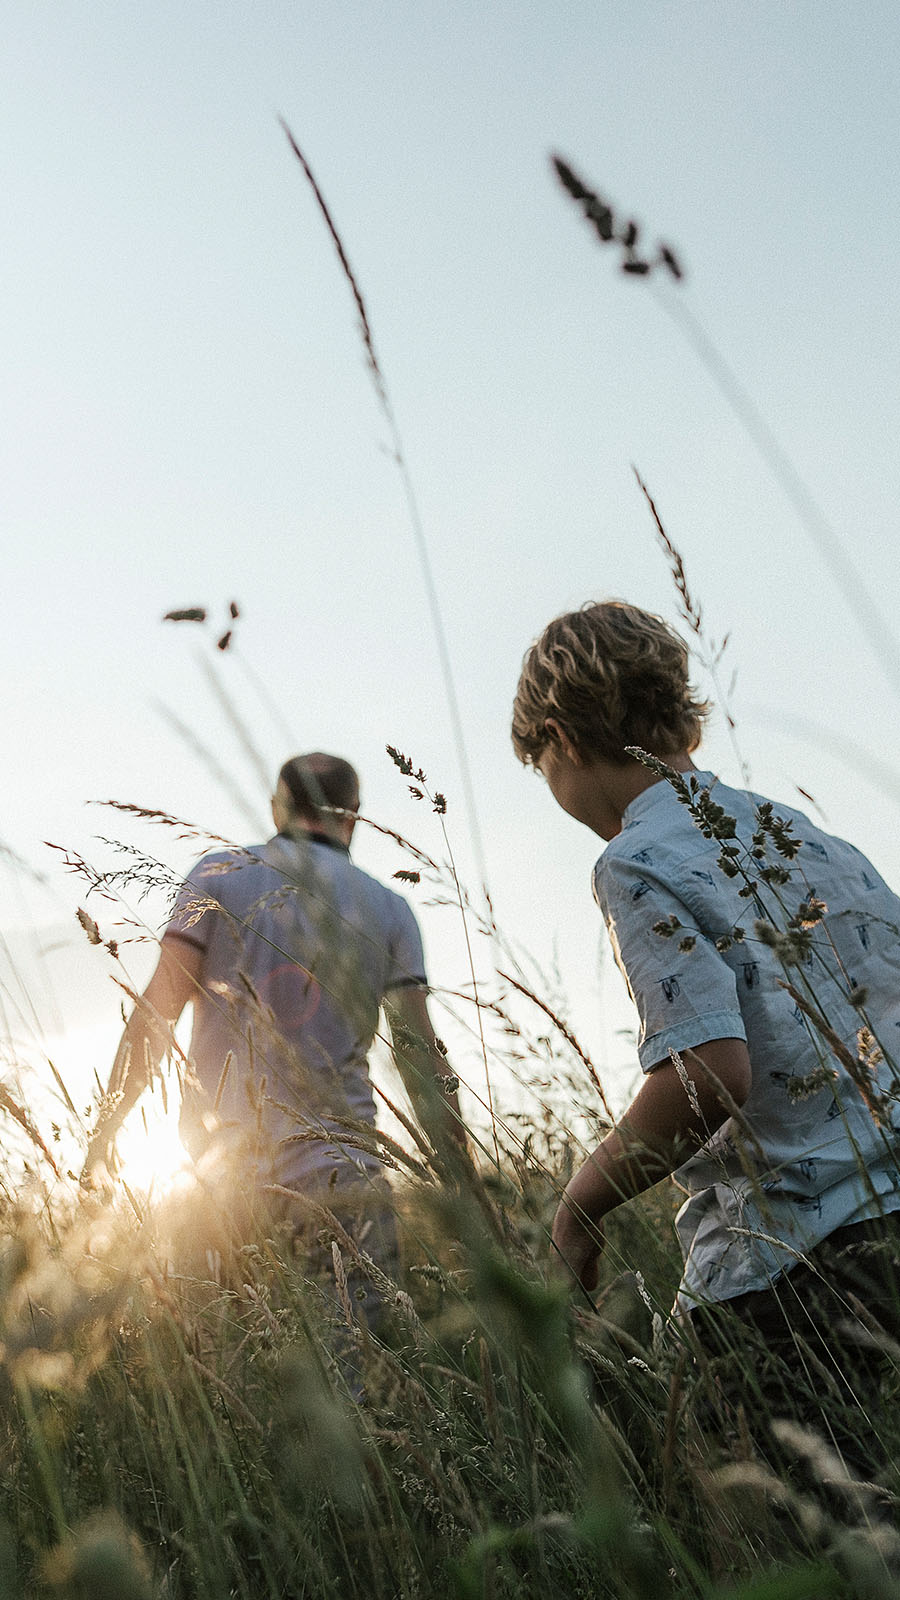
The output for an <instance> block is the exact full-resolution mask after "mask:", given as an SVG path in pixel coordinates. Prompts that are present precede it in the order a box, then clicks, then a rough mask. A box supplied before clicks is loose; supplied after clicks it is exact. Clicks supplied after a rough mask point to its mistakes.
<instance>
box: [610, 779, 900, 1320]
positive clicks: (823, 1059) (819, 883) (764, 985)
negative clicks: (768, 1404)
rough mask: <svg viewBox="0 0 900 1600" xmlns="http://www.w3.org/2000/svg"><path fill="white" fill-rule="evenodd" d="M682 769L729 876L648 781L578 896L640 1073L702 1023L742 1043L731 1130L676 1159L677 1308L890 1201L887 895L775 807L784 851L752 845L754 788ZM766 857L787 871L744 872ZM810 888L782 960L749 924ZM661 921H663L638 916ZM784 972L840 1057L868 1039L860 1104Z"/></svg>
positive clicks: (896, 983)
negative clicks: (679, 1193)
mask: <svg viewBox="0 0 900 1600" xmlns="http://www.w3.org/2000/svg"><path fill="white" fill-rule="evenodd" d="M685 776H686V778H687V779H688V780H690V779H691V778H692V777H695V778H696V779H697V780H699V784H700V786H701V788H702V789H704V790H709V791H710V792H711V797H712V799H713V800H714V801H715V802H717V803H718V804H719V805H720V806H722V807H723V808H724V810H725V812H726V813H727V814H729V815H730V816H732V817H733V818H734V819H735V821H736V828H735V837H734V838H732V839H731V840H730V841H729V842H730V844H731V846H732V847H733V848H736V849H737V850H738V852H739V853H738V855H737V856H735V857H733V859H734V860H735V862H736V863H737V864H738V866H739V870H738V872H737V875H736V876H734V877H727V876H726V875H725V874H724V873H723V871H722V869H721V867H720V865H719V855H720V851H721V849H722V841H721V839H715V838H713V839H710V838H706V837H704V835H703V833H702V832H701V831H700V829H699V828H698V827H697V825H696V823H695V822H694V819H693V817H692V815H691V812H690V810H689V809H688V807H687V806H686V805H684V804H683V803H682V802H681V801H680V800H679V798H678V795H677V794H676V791H675V789H674V787H673V785H672V784H671V783H670V782H668V781H667V780H661V781H660V782H658V783H656V784H653V785H652V786H651V787H650V788H649V789H646V790H644V792H643V793H642V794H640V795H639V796H638V797H637V798H636V799H635V800H634V801H633V802H632V803H631V805H629V806H628V808H627V810H626V812H625V814H624V818H623V826H622V831H621V833H620V834H618V835H617V837H616V838H615V839H613V840H612V841H611V843H610V844H609V845H608V847H607V849H606V850H605V852H604V854H603V855H602V856H601V858H600V860H599V861H598V862H597V865H596V867H595V869H594V895H595V898H596V900H597V902H598V904H599V906H600V908H601V910H602V912H603V915H604V917H605V919H606V923H607V927H608V929H609V933H610V937H611V939H612V944H613V950H614V952H615V956H616V960H617V962H618V964H619V966H620V967H621V969H622V971H623V973H624V975H625V978H626V980H627V983H628V987H629V991H630V993H631V996H632V998H633V1000H634V1002H635V1005H636V1006H637V1009H638V1014H639V1017H640V1035H639V1041H638V1048H639V1055H640V1060H641V1065H642V1067H643V1069H644V1071H645V1072H651V1071H652V1070H653V1069H654V1067H656V1066H658V1065H660V1064H661V1063H663V1062H666V1061H669V1060H671V1057H670V1055H669V1051H670V1050H674V1051H677V1052H679V1053H682V1052H684V1051H686V1050H689V1049H691V1048H695V1047H698V1046H700V1045H703V1044H705V1043H707V1042H708V1041H710V1040H712V1039H743V1040H745V1041H746V1044H747V1048H748V1051H749V1055H750V1063H751V1068H752V1086H751V1089H750V1093H749V1096H748V1098H747V1100H746V1102H745V1104H744V1106H743V1131H740V1130H739V1129H738V1128H737V1127H736V1126H735V1120H736V1119H732V1118H729V1119H728V1120H727V1121H726V1122H725V1123H724V1125H723V1126H722V1127H721V1128H720V1129H719V1130H718V1131H717V1132H716V1133H714V1134H713V1136H712V1138H711V1139H710V1140H709V1141H708V1142H707V1144H705V1145H704V1146H703V1147H702V1149H700V1150H699V1151H698V1152H697V1153H696V1154H695V1155H694V1156H692V1157H691V1158H690V1159H689V1160H688V1161H687V1162H685V1164H684V1165H683V1166H682V1167H680V1168H679V1169H678V1171H677V1173H676V1174H675V1178H676V1181H677V1182H678V1183H680V1184H681V1185H682V1186H683V1187H684V1188H685V1190H686V1191H687V1194H688V1199H687V1200H686V1201H685V1203H684V1205H683V1206H682V1207H681V1210H680V1211H679V1212H678V1216H677V1218H676V1229H677V1232H678V1236H679V1239H680V1242H681V1246H682V1250H683V1252H684V1258H685V1268H684V1277H683V1279H682V1284H681V1288H680V1291H679V1302H678V1303H679V1305H680V1306H681V1307H682V1308H689V1307H690V1306H691V1305H696V1304H698V1303H699V1304H702V1303H704V1302H708V1301H719V1300H728V1299H731V1298H732V1297H733V1296H735V1295H738V1294H742V1293H744V1292H745V1291H748V1290H755V1289H763V1288H766V1287H768V1285H769V1284H770V1283H771V1282H772V1281H773V1280H774V1279H776V1278H777V1277H779V1276H780V1274H781V1273H782V1272H787V1271H790V1269H791V1267H792V1266H793V1265H795V1264H796V1262H797V1260H798V1258H799V1257H800V1256H802V1255H803V1253H804V1252H805V1251H807V1250H809V1249H811V1248H812V1247H813V1246H814V1245H816V1244H818V1243H819V1242H820V1241H821V1240H822V1239H824V1238H825V1237H827V1235H828V1234H830V1233H833V1232H834V1230H835V1229H836V1228H840V1227H843V1226H844V1225H845V1224H847V1223H853V1222H858V1221H862V1220H863V1219H864V1218H867V1217H873V1216H878V1215H881V1214H882V1213H884V1212H888V1211H894V1210H898V1209H900V1170H898V1169H900V1160H898V1156H900V1073H898V1070H897V1066H896V1065H895V1063H897V1062H898V1061H900V899H898V897H897V896H896V895H895V894H893V893H892V891H891V890H890V889H889V888H888V886H887V885H886V884H885V882H884V881H883V879H882V878H881V877H880V876H879V874H878V873H877V872H876V871H875V869H874V867H873V866H872V865H871V863H870V862H869V861H867V859H866V857H865V856H863V855H862V854H861V853H860V851H858V850H857V849H856V848H855V847H854V846H853V845H850V844H847V843H846V842H845V841H844V840H842V839H837V838H833V837H831V836H830V835H828V834H825V833H823V832H822V831H821V830H820V829H819V828H817V827H816V826H815V824H814V823H812V822H811V821H810V820H809V818H808V817H806V816H804V815H803V813H802V812H799V811H796V810H794V809H793V808H791V807H789V806H783V805H776V806H775V807H774V813H775V815H776V817H779V818H783V819H784V820H785V821H787V822H788V823H789V824H790V833H791V835H792V836H793V837H794V838H796V839H797V840H800V841H801V845H800V849H799V851H798V853H797V855H796V857H795V858H794V859H793V860H788V859H786V858H785V857H784V856H783V855H780V854H779V853H778V852H777V850H776V849H775V848H774V846H773V842H772V839H771V838H768V839H767V840H766V855H765V857H764V859H762V860H760V859H755V858H754V857H753V855H752V848H753V840H752V835H753V834H754V831H755V830H756V829H757V828H758V818H757V808H758V807H759V806H760V805H761V804H763V803H764V802H763V800H762V797H761V796H759V795H754V794H747V793H744V792H742V791H740V790H737V789H731V788H728V787H726V786H725V785H724V784H722V783H719V781H718V780H717V779H716V778H715V777H714V775H713V774H712V773H710V772H698V773H695V774H692V773H688V774H686V775H685ZM773 866H774V867H775V869H776V871H777V869H778V868H781V869H784V870H785V871H787V872H788V873H789V879H788V881H787V882H785V883H783V884H777V883H771V882H769V883H767V882H763V881H762V880H761V878H760V876H759V872H760V868H766V867H773ZM748 879H749V880H750V881H751V882H753V883H755V885H756V887H755V890H754V891H753V893H752V894H750V895H744V896H742V895H741V893H740V891H741V889H742V888H745V887H746V884H747V881H748ZM811 897H814V898H815V899H816V900H818V901H821V902H823V903H824V906H825V907H826V908H827V909H826V911H825V912H824V914H822V917H821V920H820V921H818V922H815V924H814V926H813V927H812V929H811V932H810V934H809V949H808V951H807V952H806V953H805V955H804V958H803V959H802V960H801V961H799V963H798V964H793V963H792V964H789V965H788V966H785V965H783V964H782V960H781V959H780V957H779V954H778V953H777V952H776V951H775V950H774V949H772V948H771V947H770V946H769V945H768V944H766V943H765V942H763V941H762V940H761V939H760V937H759V936H758V934H757V932H756V931H755V924H756V922H757V921H758V920H762V921H765V922H768V923H770V924H771V925H773V926H774V927H775V928H777V929H779V930H784V929H785V928H786V927H787V924H788V922H789V920H790V918H791V917H793V916H794V915H795V914H796V913H797V911H798V908H799V907H800V905H801V903H802V902H807V901H808V900H809V899H810V898H811ZM673 918H674V919H675V922H674V923H673V922H672V920H671V919H673ZM663 923H665V924H667V925H668V927H669V928H670V929H672V930H673V931H672V932H671V933H670V934H669V936H668V937H666V936H664V934H663V933H661V932H655V931H654V927H655V926H659V925H661V924H663ZM735 927H738V928H739V929H743V937H741V936H740V935H739V936H738V938H737V939H736V940H735V939H734V929H735ZM717 941H718V947H717ZM730 941H734V942H730ZM682 946H684V947H683V948H682ZM785 983H790V984H791V985H792V986H793V988H794V990H795V992H796V994H797V995H799V996H800V998H801V999H804V1000H805V1001H806V1003H807V1004H809V1005H811V1006H813V1008H814V1009H815V1010H816V1011H817V1012H818V1013H819V1014H820V1016H821V1017H822V1018H823V1020H825V1021H827V1024H828V1026H829V1027H830V1028H831V1029H832V1030H833V1031H834V1034H836V1035H837V1037H838V1039H839V1040H840V1041H841V1042H842V1043H843V1045H844V1046H845V1047H846V1049H847V1050H849V1052H850V1055H851V1056H852V1057H853V1058H854V1060H855V1059H856V1058H857V1055H858V1051H859V1050H860V1048H862V1049H864V1050H865V1049H866V1048H868V1051H869V1063H870V1067H871V1078H870V1080H868V1081H869V1082H870V1084H871V1091H870V1092H869V1095H868V1099H869V1104H867V1103H866V1098H865V1097H864V1095H863V1094H861V1093H860V1090H859V1088H858V1087H857V1086H856V1083H855V1082H854V1078H853V1077H852V1076H851V1073H850V1071H849V1070H848V1067H847V1066H846V1065H844V1064H843V1063H842V1062H841V1060H840V1059H839V1058H838V1056H836V1054H835V1052H834V1050H833V1049H832V1048H831V1047H830V1045H829V1043H828V1042H827V1040H826V1038H825V1036H824V1034H823V1032H822V1031H821V1029H819V1028H817V1027H816V1026H815V1025H814V1023H813V1022H812V1021H811V1020H810V1018H809V1016H808V1015H807V1014H806V1013H805V1012H804V1010H803V1009H802V1007H801V1005H800V1004H798V1001H797V1000H796V999H795V998H794V997H792V995H791V994H790V993H789V992H788V990H787V989H786V988H785ZM851 995H852V996H853V1001H854V1002H855V1003H852V1002H851V998H850V997H851ZM863 1027H868V1028H869V1029H870V1030H871V1036H872V1037H871V1038H870V1039H867V1038H866V1036H865V1035H864V1036H863V1038H862V1040H860V1029H861V1028H863ZM803 1080H810V1081H809V1082H804V1081H803ZM817 1085H818V1086H817ZM895 1093H896V1096H897V1097H895ZM872 1108H874V1113H875V1114H873V1109H872Z"/></svg>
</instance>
